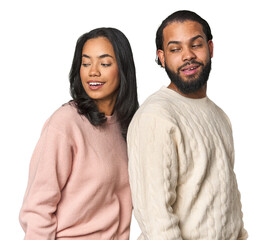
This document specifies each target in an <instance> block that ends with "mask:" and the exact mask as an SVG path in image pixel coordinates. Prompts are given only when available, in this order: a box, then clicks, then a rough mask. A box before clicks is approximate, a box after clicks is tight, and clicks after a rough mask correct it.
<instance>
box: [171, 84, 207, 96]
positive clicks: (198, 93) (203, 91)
mask: <svg viewBox="0 0 267 240" xmlns="http://www.w3.org/2000/svg"><path fill="white" fill-rule="evenodd" d="M168 88H169V89H172V90H174V91H175V92H177V93H179V94H180V95H182V96H184V97H187V98H194V99H198V98H204V97H206V96H207V94H206V92H207V84H205V85H204V86H203V87H202V88H200V89H199V90H197V91H196V92H193V93H189V94H185V93H182V92H181V91H180V90H179V88H177V86H176V85H175V84H174V83H173V82H171V83H170V85H169V86H168Z"/></svg>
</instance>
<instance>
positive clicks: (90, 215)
mask: <svg viewBox="0 0 267 240" xmlns="http://www.w3.org/2000/svg"><path fill="white" fill-rule="evenodd" d="M127 165H128V160H127V150H126V143H125V141H124V139H123V137H122V135H121V132H120V126H119V124H118V122H117V121H116V118H115V116H111V117H108V121H107V123H105V125H104V126H103V127H100V128H97V127H94V126H92V125H91V124H90V123H89V121H88V120H87V119H86V118H84V117H81V116H80V115H79V114H78V113H77V110H76V108H75V107H74V106H71V105H70V104H66V105H64V106H63V107H61V108H59V109H58V110H57V111H56V112H55V113H54V114H53V115H52V116H51V117H50V118H49V119H48V121H47V122H46V124H45V126H44V128H43V130H42V134H41V137H40V140H39V141H38V144H37V146H36V148H35V151H34V153H33V156H32V159H31V163H30V172H29V181H28V187H27V190H26V194H25V197H24V201H23V205H22V209H21V212H20V222H21V225H22V227H23V229H24V231H25V240H55V239H61V240H64V239H77V240H96V239H97V240H102V239H103V240H111V239H112V240H115V239H116V240H126V239H127V240H128V239H129V230H130V221H131V211H132V203H131V194H130V188H129V182H128V171H127Z"/></svg>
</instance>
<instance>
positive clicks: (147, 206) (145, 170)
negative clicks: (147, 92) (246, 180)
mask: <svg viewBox="0 0 267 240" xmlns="http://www.w3.org/2000/svg"><path fill="white" fill-rule="evenodd" d="M128 156H129V174H130V186H131V190H132V199H133V205H134V213H135V217H136V219H137V221H138V222H139V225H140V227H141V230H142V235H141V236H140V238H139V239H146V240H237V239H238V240H244V239H247V232H246V231H245V229H244V228H243V221H242V212H241V203H240V194H239V191H238V188H237V182H236V177H235V173H234V171H233V167H234V148H233V138H232V130H231V125H230V122H229V119H228V117H227V116H226V115H225V113H224V112H223V111H222V110H221V109H220V108H219V107H217V106H216V105H215V104H214V103H213V102H212V101H211V100H209V98H208V97H205V98H202V99H190V98H186V97H183V96H181V95H180V94H178V93H176V92H175V91H173V90H171V89H168V88H166V87H162V88H161V89H160V90H159V91H158V92H156V93H155V94H153V95H152V96H150V97H149V98H148V99H147V100H146V101H145V103H144V104H143V105H142V106H141V107H140V109H139V110H138V111H137V113H136V115H135V116H134V118H133V121H132V122H131V125H130V128H129V132H128Z"/></svg>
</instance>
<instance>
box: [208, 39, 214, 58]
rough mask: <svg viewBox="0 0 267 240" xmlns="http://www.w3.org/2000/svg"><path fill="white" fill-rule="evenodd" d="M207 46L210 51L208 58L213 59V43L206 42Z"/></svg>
mask: <svg viewBox="0 0 267 240" xmlns="http://www.w3.org/2000/svg"><path fill="white" fill-rule="evenodd" d="M208 46H209V50H210V57H211V58H212V57H213V41H212V40H209V41H208Z"/></svg>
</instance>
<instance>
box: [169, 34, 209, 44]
mask: <svg viewBox="0 0 267 240" xmlns="http://www.w3.org/2000/svg"><path fill="white" fill-rule="evenodd" d="M198 38H203V39H204V37H203V36H201V35H197V36H195V37H192V38H191V39H190V40H189V41H191V42H193V41H195V40H196V39H198ZM181 43H182V42H181V41H169V42H168V44H167V46H169V45H170V44H181Z"/></svg>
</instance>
